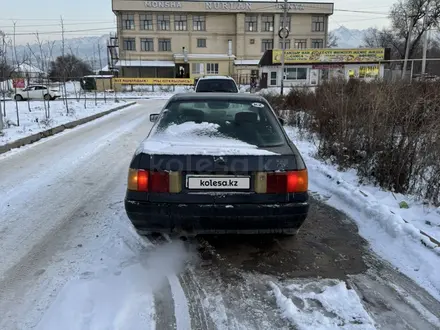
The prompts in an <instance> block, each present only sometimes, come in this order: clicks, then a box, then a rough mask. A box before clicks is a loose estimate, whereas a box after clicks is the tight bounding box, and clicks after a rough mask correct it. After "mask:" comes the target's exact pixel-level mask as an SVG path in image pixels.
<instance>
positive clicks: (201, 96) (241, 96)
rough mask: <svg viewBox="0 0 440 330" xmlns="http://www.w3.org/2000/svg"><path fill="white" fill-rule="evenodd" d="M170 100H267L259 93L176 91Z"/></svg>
mask: <svg viewBox="0 0 440 330" xmlns="http://www.w3.org/2000/svg"><path fill="white" fill-rule="evenodd" d="M169 100H170V101H189V100H225V101H229V100H232V101H260V102H261V101H264V102H267V100H266V99H265V98H264V97H262V96H261V95H256V94H245V93H178V94H174V95H173V96H172V97H171V98H170V99H169Z"/></svg>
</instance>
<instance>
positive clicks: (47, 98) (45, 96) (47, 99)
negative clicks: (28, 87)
mask: <svg viewBox="0 0 440 330" xmlns="http://www.w3.org/2000/svg"><path fill="white" fill-rule="evenodd" d="M44 99H45V100H46V101H50V100H51V99H52V97H51V96H50V94H45V95H44Z"/></svg>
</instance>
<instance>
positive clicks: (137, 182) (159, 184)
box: [127, 168, 179, 193]
mask: <svg viewBox="0 0 440 330" xmlns="http://www.w3.org/2000/svg"><path fill="white" fill-rule="evenodd" d="M174 181H175V180H173V183H174ZM171 186H173V185H171ZM127 188H128V190H133V191H144V192H158V193H164V192H169V191H170V179H169V174H168V172H159V171H146V170H137V169H132V168H130V169H129V171H128V184H127ZM172 190H173V192H179V191H178V189H177V188H174V189H172Z"/></svg>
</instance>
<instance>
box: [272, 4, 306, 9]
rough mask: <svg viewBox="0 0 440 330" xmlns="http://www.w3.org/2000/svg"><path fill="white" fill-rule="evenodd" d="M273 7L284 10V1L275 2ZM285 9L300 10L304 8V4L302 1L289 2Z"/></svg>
mask: <svg viewBox="0 0 440 330" xmlns="http://www.w3.org/2000/svg"><path fill="white" fill-rule="evenodd" d="M275 8H277V9H279V10H284V3H277V4H275ZM287 10H289V11H292V10H297V11H302V10H304V4H303V3H289V5H288V6H287Z"/></svg>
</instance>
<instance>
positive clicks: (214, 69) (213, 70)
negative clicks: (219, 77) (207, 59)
mask: <svg viewBox="0 0 440 330" xmlns="http://www.w3.org/2000/svg"><path fill="white" fill-rule="evenodd" d="M206 73H207V74H218V63H208V64H206Z"/></svg>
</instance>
